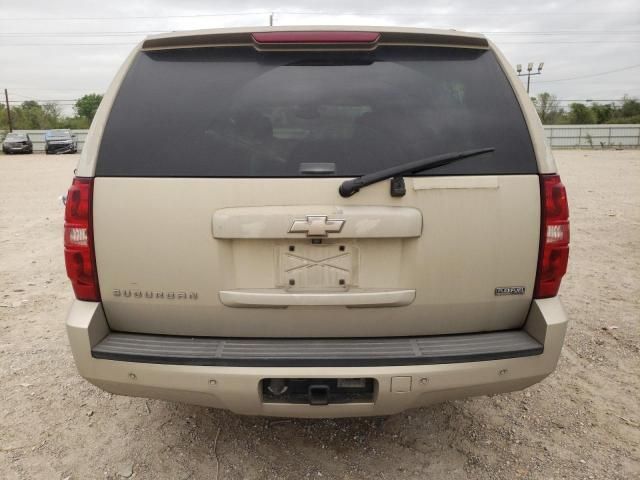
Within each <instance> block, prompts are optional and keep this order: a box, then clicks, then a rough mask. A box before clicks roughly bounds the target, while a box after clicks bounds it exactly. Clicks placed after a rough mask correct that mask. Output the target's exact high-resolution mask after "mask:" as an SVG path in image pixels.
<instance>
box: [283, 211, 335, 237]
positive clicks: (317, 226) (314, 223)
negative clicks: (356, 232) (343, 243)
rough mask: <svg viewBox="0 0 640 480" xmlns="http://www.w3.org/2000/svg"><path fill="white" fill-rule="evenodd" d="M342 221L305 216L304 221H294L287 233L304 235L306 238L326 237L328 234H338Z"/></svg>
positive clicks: (320, 216) (319, 216)
mask: <svg viewBox="0 0 640 480" xmlns="http://www.w3.org/2000/svg"><path fill="white" fill-rule="evenodd" d="M343 226H344V220H335V219H331V220H329V218H328V217H327V216H326V215H307V218H306V220H294V221H293V224H292V225H291V228H290V229H289V233H306V234H307V237H326V236H327V235H328V234H329V233H339V232H340V230H342V227H343Z"/></svg>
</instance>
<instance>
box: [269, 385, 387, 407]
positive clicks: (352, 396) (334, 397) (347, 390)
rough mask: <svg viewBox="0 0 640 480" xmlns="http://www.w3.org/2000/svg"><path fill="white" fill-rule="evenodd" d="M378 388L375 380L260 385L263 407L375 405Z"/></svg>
mask: <svg viewBox="0 0 640 480" xmlns="http://www.w3.org/2000/svg"><path fill="white" fill-rule="evenodd" d="M375 388H376V380H375V379H373V378H265V379H263V380H262V381H261V392H262V401H263V402H264V403H296V404H309V405H329V404H331V403H373V400H374V392H375Z"/></svg>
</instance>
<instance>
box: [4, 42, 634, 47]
mask: <svg viewBox="0 0 640 480" xmlns="http://www.w3.org/2000/svg"><path fill="white" fill-rule="evenodd" d="M138 43H139V42H91V43H67V42H58V43H12V44H4V45H0V48H2V47H5V48H12V47H91V46H94V47H95V46H119V45H128V46H133V45H136V44H138ZM498 43H499V44H500V45H540V44H546V45H563V44H566V45H580V44H591V43H597V44H603V43H611V44H614V43H640V40H576V41H548V42H547V41H524V40H523V41H506V42H505V41H499V42H498Z"/></svg>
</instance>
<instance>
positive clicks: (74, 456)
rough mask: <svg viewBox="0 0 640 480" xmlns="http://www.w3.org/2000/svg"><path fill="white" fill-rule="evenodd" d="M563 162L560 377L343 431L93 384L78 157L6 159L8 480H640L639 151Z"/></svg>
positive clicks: (1, 286)
mask: <svg viewBox="0 0 640 480" xmlns="http://www.w3.org/2000/svg"><path fill="white" fill-rule="evenodd" d="M556 156H557V158H558V160H559V163H560V168H561V172H562V174H563V178H564V182H565V184H566V185H567V189H568V192H569V196H570V202H571V207H572V211H571V216H572V218H571V221H572V232H571V234H572V251H571V264H570V272H569V274H568V276H567V277H566V279H565V281H564V284H563V287H562V291H561V293H562V297H563V300H564V303H565V306H566V308H567V310H568V313H569V315H570V317H571V320H572V323H571V326H570V331H569V334H568V337H567V340H566V344H565V349H564V352H563V355H562V359H561V361H560V364H559V367H558V370H557V372H556V373H555V374H554V375H552V376H551V377H549V378H548V379H546V380H545V381H544V382H542V383H541V384H539V385H536V386H534V387H533V388H530V389H528V390H527V391H524V392H517V393H513V394H509V395H501V396H494V397H482V398H473V399H469V400H464V401H456V402H449V403H445V404H442V405H438V406H433V407H430V408H424V409H420V410H414V411H409V412H406V413H405V414H402V415H397V416H394V417H390V418H373V419H349V420H336V421H333V420H324V421H307V420H274V419H265V418H250V417H241V416H237V415H233V414H230V413H227V412H223V411H216V410H211V409H205V408H200V407H193V406H188V405H177V404H172V403H165V402H161V401H154V400H147V401H145V400H143V399H135V398H123V397H116V396H112V395H110V394H107V393H104V392H102V391H100V390H98V389H97V388H95V387H93V386H91V385H89V384H88V383H86V382H85V381H83V380H82V379H81V378H80V377H79V376H78V375H77V373H76V370H75V367H74V365H73V361H72V358H71V352H70V351H69V347H68V345H67V338H66V335H65V331H64V317H65V313H66V310H67V307H68V305H69V302H70V301H71V296H72V295H71V289H70V287H69V285H68V284H67V281H66V277H65V273H64V265H63V259H62V248H61V243H62V220H63V208H62V206H61V203H60V201H59V200H58V197H59V195H61V194H62V193H63V192H65V191H66V189H67V188H68V186H69V184H70V181H71V176H72V172H73V168H74V166H75V162H76V156H75V155H73V156H55V157H45V156H43V155H31V156H12V157H7V156H0V367H1V368H0V397H1V403H0V427H1V429H0V478H2V479H23V478H38V479H40V478H43V479H45V478H46V479H91V478H120V476H121V475H123V476H127V475H128V476H130V477H131V478H138V479H160V478H162V479H165V478H166V479H187V478H193V479H200V478H208V479H213V478H216V477H217V478H220V479H267V478H268V479H271V478H286V479H304V478H314V479H316V478H342V479H360V478H362V479H369V478H373V479H400V478H403V479H404V478H411V479H417V478H420V479H423V478H436V479H439V478H446V479H466V478H480V479H516V478H531V479H533V478H535V479H551V478H553V479H561V478H567V479H574V478H579V479H592V478H595V479H631V478H640V378H639V374H640V361H639V360H640V349H639V346H640V151H635V152H632V151H615V152H614V151H605V152H582V151H566V152H558V153H557V155H556ZM216 440H217V441H216ZM218 462H219V463H218ZM218 465H219V475H218V474H217V473H216V472H217V467H218Z"/></svg>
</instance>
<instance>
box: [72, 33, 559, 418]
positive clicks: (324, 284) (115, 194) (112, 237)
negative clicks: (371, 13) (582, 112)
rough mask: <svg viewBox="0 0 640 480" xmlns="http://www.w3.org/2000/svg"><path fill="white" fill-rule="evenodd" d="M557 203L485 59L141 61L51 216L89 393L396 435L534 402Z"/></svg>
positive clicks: (130, 64)
mask: <svg viewBox="0 0 640 480" xmlns="http://www.w3.org/2000/svg"><path fill="white" fill-rule="evenodd" d="M568 218H569V213H568V206H567V199H566V194H565V189H564V186H563V185H562V183H561V181H560V178H559V177H558V174H557V170H556V165H555V163H554V160H553V158H552V156H551V153H550V151H549V150H548V149H547V148H546V147H545V143H544V138H543V132H542V129H541V126H540V123H539V120H538V117H537V115H536V112H535V110H534V108H533V105H532V104H531V102H530V100H529V98H528V97H527V95H526V93H525V91H524V90H523V88H522V86H521V84H520V82H519V80H518V78H517V76H516V75H515V74H514V72H513V71H512V69H511V68H510V66H509V65H508V63H507V61H506V60H505V58H504V57H503V56H502V55H501V54H500V52H499V51H498V50H497V49H496V47H495V46H494V45H493V44H492V43H491V42H489V41H488V40H487V39H486V38H485V37H483V36H482V35H477V34H469V33H461V32H457V31H437V30H420V29H402V28H379V27H370V28H363V27H349V28H346V27H296V28H289V27H287V28H262V27H261V28H255V29H223V30H201V31H193V32H178V33H170V34H165V35H156V36H152V37H149V38H147V39H146V40H145V41H144V42H142V43H141V44H140V45H139V46H138V47H137V48H136V49H135V50H134V51H133V53H132V54H131V55H130V56H129V58H128V59H127V61H126V62H125V64H124V65H123V67H122V68H121V70H120V71H119V72H118V74H117V75H116V77H115V79H114V80H113V83H112V84H111V86H110V88H109V90H108V91H107V93H106V95H105V97H104V100H103V101H102V104H101V106H100V109H99V110H98V113H97V115H96V117H95V119H94V121H93V124H92V126H91V130H90V133H89V136H88V138H87V142H86V144H85V147H84V150H83V152H82V156H81V158H80V162H79V165H78V167H77V170H76V177H75V178H74V180H73V184H72V185H71V188H70V190H69V194H68V198H67V204H66V214H65V229H64V231H65V234H64V246H65V261H66V266H67V272H68V275H69V278H70V280H71V284H72V286H73V289H74V292H75V296H76V300H75V301H74V302H73V305H72V307H71V310H70V312H69V314H68V318H67V330H68V336H69V341H70V343H71V349H72V351H73V356H74V358H75V362H76V364H77V368H78V370H79V372H80V374H81V375H82V376H83V377H84V378H86V379H87V380H88V381H90V382H91V383H93V384H95V385H97V386H99V387H100V388H102V389H104V390H107V391H109V392H113V393H116V394H122V395H133V396H142V397H152V398H160V399H166V400H171V401H181V402H188V403H193V404H199V405H205V406H210V407H215V408H224V409H229V410H232V411H234V412H237V413H242V414H251V415H272V416H288V417H343V416H363V415H387V414H393V413H396V412H400V411H402V410H405V409H407V408H413V407H419V406H423V405H428V404H430V403H434V402H441V401H443V400H448V399H456V398H462V397H466V396H470V395H484V394H495V393H499V392H509V391H513V390H518V389H523V388H526V387H528V386H530V385H532V384H534V383H536V382H539V381H540V380H542V379H543V378H544V377H546V376H547V375H549V374H550V373H551V372H552V371H553V370H554V368H555V366H556V363H557V361H558V357H559V355H560V350H561V348H562V343H563V339H564V334H565V330H566V326H567V317H566V315H565V313H564V311H563V308H562V306H561V303H560V301H559V299H558V297H557V293H558V288H559V287H560V281H561V279H562V276H563V275H564V273H565V271H566V267H567V259H568V251H569V221H568Z"/></svg>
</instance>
